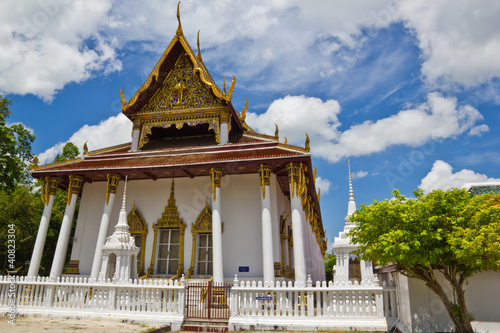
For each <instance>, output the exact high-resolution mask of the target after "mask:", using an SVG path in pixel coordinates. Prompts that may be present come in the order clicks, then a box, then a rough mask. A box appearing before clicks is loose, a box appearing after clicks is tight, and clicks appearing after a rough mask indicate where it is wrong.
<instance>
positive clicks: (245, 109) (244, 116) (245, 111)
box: [241, 97, 248, 121]
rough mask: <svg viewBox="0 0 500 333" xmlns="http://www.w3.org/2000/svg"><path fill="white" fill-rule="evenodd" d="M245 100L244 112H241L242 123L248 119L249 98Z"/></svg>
mask: <svg viewBox="0 0 500 333" xmlns="http://www.w3.org/2000/svg"><path fill="white" fill-rule="evenodd" d="M245 99H246V101H245V106H244V107H243V111H241V121H245V119H246V117H247V108H248V97H245Z"/></svg>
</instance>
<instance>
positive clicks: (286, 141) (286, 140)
mask: <svg viewBox="0 0 500 333" xmlns="http://www.w3.org/2000/svg"><path fill="white" fill-rule="evenodd" d="M283 143H284V144H287V143H288V139H287V138H286V136H285V142H283Z"/></svg>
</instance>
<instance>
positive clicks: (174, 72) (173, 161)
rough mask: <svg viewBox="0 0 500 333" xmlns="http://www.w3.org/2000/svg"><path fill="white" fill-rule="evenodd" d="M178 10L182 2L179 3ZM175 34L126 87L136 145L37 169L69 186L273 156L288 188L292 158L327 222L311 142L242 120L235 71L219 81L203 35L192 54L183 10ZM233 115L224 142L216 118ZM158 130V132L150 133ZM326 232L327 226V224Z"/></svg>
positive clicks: (233, 167)
mask: <svg viewBox="0 0 500 333" xmlns="http://www.w3.org/2000/svg"><path fill="white" fill-rule="evenodd" d="M177 10H178V11H179V8H177ZM177 16H178V19H179V26H178V28H177V31H176V35H175V36H174V38H173V39H172V41H171V42H170V44H169V45H168V47H167V48H166V50H165V52H164V53H163V54H162V56H161V57H160V60H159V61H158V63H157V64H156V66H155V67H154V68H153V70H152V71H151V73H150V74H149V76H148V77H147V79H146V80H145V82H144V83H143V84H142V86H141V87H140V88H139V90H138V91H137V92H136V93H135V94H134V95H133V96H132V98H131V99H130V100H129V101H126V100H125V98H124V96H123V90H122V91H121V99H122V112H123V114H124V115H125V116H127V117H128V118H129V119H130V120H131V121H132V122H133V124H134V129H140V131H141V136H140V144H139V149H138V150H136V151H131V143H125V144H122V145H117V146H113V147H108V148H104V149H99V150H95V151H90V152H88V153H87V152H85V153H84V156H83V157H82V158H77V159H74V160H70V161H65V162H60V163H53V164H48V165H43V166H34V167H33V169H32V176H33V177H35V178H42V177H46V176H57V177H59V178H60V183H59V186H60V187H61V188H66V187H67V186H68V176H69V175H74V174H78V175H81V176H83V177H84V179H85V181H86V182H88V183H92V182H96V181H106V180H107V174H109V173H116V174H121V175H122V176H123V177H125V175H126V176H128V180H139V179H152V180H157V179H159V178H179V177H190V178H193V177H200V176H209V174H210V168H211V167H223V168H224V172H225V174H230V175H233V174H248V173H258V166H259V165H260V164H262V163H267V164H270V165H271V167H272V171H273V173H274V174H276V176H277V179H278V183H279V185H280V187H281V189H282V190H283V192H284V193H285V194H286V195H289V192H290V187H289V179H288V172H287V167H286V166H287V163H289V162H302V163H303V164H304V165H305V166H306V168H305V169H304V170H306V171H305V174H306V177H307V178H308V179H309V180H310V181H309V182H307V195H308V196H309V197H310V198H311V199H312V202H313V207H314V208H313V210H314V212H316V213H317V216H318V222H319V225H318V226H319V227H320V229H321V230H323V227H322V223H321V213H320V209H319V197H318V195H317V193H316V188H315V185H314V178H315V175H314V173H313V166H312V164H311V156H310V153H309V147H308V146H309V140H308V139H307V140H306V147H305V148H304V147H298V146H293V145H288V144H285V143H280V142H279V136H278V129H277V128H276V133H275V135H274V136H270V135H264V134H259V133H256V132H255V131H253V130H252V129H251V128H250V127H249V126H248V125H247V124H246V123H245V113H246V108H247V106H248V101H247V103H246V104H245V108H244V109H243V111H242V112H241V113H240V112H238V111H236V110H235V109H234V107H233V105H232V103H231V99H232V95H233V89H234V86H235V79H234V76H233V80H232V83H231V85H230V87H229V89H228V90H226V87H225V84H224V87H223V89H220V88H219V87H217V85H216V84H215V82H214V80H213V79H212V77H211V75H210V73H209V72H208V70H207V68H206V66H205V64H204V63H203V60H202V57H201V53H200V48H199V39H198V54H197V55H195V54H194V52H193V50H192V49H191V47H190V46H189V43H188V42H187V40H186V38H185V37H184V34H183V32H182V26H181V23H180V17H179V12H177ZM222 119H226V120H229V126H228V127H229V131H230V133H229V144H224V145H219V144H217V143H218V140H217V139H218V137H217V136H218V135H219V133H218V131H219V126H218V125H219V121H222ZM153 138H154V140H153ZM322 237H324V232H322Z"/></svg>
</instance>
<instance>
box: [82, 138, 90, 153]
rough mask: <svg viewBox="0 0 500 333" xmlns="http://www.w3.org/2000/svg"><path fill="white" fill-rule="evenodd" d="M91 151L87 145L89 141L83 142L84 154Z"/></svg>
mask: <svg viewBox="0 0 500 333" xmlns="http://www.w3.org/2000/svg"><path fill="white" fill-rule="evenodd" d="M88 153H89V148H88V147H87V141H85V143H84V144H83V155H87V154H88Z"/></svg>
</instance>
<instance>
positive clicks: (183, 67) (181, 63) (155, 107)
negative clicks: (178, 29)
mask: <svg viewBox="0 0 500 333" xmlns="http://www.w3.org/2000/svg"><path fill="white" fill-rule="evenodd" d="M217 106H221V102H220V100H219V99H217V98H216V97H215V95H214V94H213V93H212V92H211V91H210V90H209V88H208V87H207V86H206V85H205V84H204V83H203V82H202V81H201V80H200V78H199V76H198V75H197V74H196V73H195V71H194V67H193V64H192V63H191V60H190V59H189V57H186V56H184V55H183V54H181V56H179V58H178V59H177V61H176V63H175V66H174V69H173V70H172V71H171V72H170V73H169V74H168V76H167V78H166V79H165V81H163V84H162V86H161V88H160V89H158V91H157V92H156V93H155V95H154V96H153V97H152V98H151V100H150V101H149V103H148V104H146V105H145V106H144V107H143V108H142V110H141V111H140V112H139V113H164V112H168V111H171V110H179V109H195V108H206V107H217Z"/></svg>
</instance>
